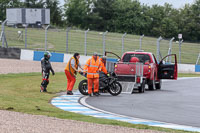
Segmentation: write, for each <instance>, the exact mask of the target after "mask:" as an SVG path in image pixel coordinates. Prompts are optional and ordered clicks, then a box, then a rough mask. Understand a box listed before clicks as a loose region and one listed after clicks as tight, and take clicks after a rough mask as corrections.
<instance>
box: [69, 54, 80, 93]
mask: <svg viewBox="0 0 200 133" xmlns="http://www.w3.org/2000/svg"><path fill="white" fill-rule="evenodd" d="M79 58H80V54H79V53H74V56H73V57H71V58H70V60H69V61H68V63H67V66H66V67H65V75H66V77H67V89H66V90H67V95H73V93H72V90H73V87H74V84H75V82H76V74H77V72H78V67H79V68H81V64H80V62H79ZM81 69H82V68H81ZM82 70H83V69H82Z"/></svg>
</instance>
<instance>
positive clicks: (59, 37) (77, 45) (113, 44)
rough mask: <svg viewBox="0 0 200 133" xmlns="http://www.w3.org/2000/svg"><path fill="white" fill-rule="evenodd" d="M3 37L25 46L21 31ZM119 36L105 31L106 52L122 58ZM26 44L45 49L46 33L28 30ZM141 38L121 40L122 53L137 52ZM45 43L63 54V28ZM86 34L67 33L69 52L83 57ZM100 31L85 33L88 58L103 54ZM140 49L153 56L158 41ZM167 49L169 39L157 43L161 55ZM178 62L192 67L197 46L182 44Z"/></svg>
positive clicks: (174, 50)
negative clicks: (93, 54) (20, 34)
mask: <svg viewBox="0 0 200 133" xmlns="http://www.w3.org/2000/svg"><path fill="white" fill-rule="evenodd" d="M19 30H20V31H23V36H22V37H20V38H18V33H17V32H18V31H19ZM5 31H6V37H7V41H8V45H9V46H13V47H20V48H24V44H25V39H24V37H25V35H24V33H25V31H24V29H23V28H18V29H15V28H10V27H6V29H5ZM122 35H123V34H120V33H111V32H108V34H107V35H106V50H107V51H112V52H114V53H117V54H118V55H120V56H121V55H122V46H121V43H122V39H121V38H122ZM27 37H28V39H27V43H28V45H27V46H28V48H29V49H35V50H44V47H45V46H44V44H45V31H44V30H42V29H32V28H28V34H27ZM139 38H140V36H136V35H131V34H128V35H126V37H125V39H124V51H123V52H125V51H133V50H137V49H139V44H140V41H139ZM47 40H48V41H47V44H48V48H47V49H48V50H49V51H56V52H61V53H64V52H66V30H65V29H58V30H57V29H49V30H48V34H47ZM84 41H85V33H84V31H81V30H70V32H69V41H68V45H69V46H68V52H69V53H74V52H79V53H81V54H84V49H85V46H84V45H85V43H84ZM102 43H103V42H102V32H96V31H89V32H88V34H87V54H88V55H91V54H92V53H93V52H94V51H96V52H98V53H102V52H103V45H102ZM142 49H143V50H145V51H147V52H153V53H154V54H155V55H156V49H157V38H153V37H144V39H143V41H142ZM168 49H169V39H168V40H162V41H161V44H160V50H161V54H162V56H165V55H167V53H168ZM181 50H182V52H181V62H182V63H190V64H195V63H196V60H197V56H198V54H199V52H200V44H199V43H189V42H183V44H182V48H181ZM172 53H174V54H177V57H178V54H179V45H178V43H175V41H174V42H173V45H172Z"/></svg>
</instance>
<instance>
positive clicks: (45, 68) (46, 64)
mask: <svg viewBox="0 0 200 133" xmlns="http://www.w3.org/2000/svg"><path fill="white" fill-rule="evenodd" d="M50 56H51V53H50V52H45V53H44V58H42V59H41V67H42V77H43V79H42V83H41V86H40V88H41V90H40V92H47V85H48V84H49V75H50V71H51V72H52V74H53V75H55V72H54V70H53V68H52V66H51V63H50V61H49V59H50Z"/></svg>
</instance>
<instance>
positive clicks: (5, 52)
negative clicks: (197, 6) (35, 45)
mask: <svg viewBox="0 0 200 133" xmlns="http://www.w3.org/2000/svg"><path fill="white" fill-rule="evenodd" d="M51 54H52V57H51V59H50V60H51V61H52V62H63V63H67V62H68V61H69V59H70V58H71V57H72V56H73V55H72V54H63V53H51ZM43 55H44V52H42V51H32V50H25V49H21V50H20V49H17V48H1V47H0V58H12V59H20V60H32V61H40V60H41V59H42V58H43ZM89 58H91V56H84V55H81V58H80V63H81V65H84V64H85V63H86V61H87V60H88V59H89ZM108 61H112V62H116V61H117V59H108ZM178 72H181V73H195V72H200V65H193V64H178Z"/></svg>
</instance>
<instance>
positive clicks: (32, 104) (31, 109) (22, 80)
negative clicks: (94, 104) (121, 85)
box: [0, 73, 200, 133]
mask: <svg viewBox="0 0 200 133" xmlns="http://www.w3.org/2000/svg"><path fill="white" fill-rule="evenodd" d="M179 76H200V75H196V74H195V75H194V74H179ZM82 79H83V77H82V76H80V75H78V76H77V82H76V84H75V88H77V87H78V83H79V82H80V80H82ZM0 83H1V84H0V89H1V91H0V109H2V110H10V111H16V112H23V113H28V114H34V115H45V116H51V117H57V118H61V119H71V120H78V121H84V122H92V123H98V124H108V125H118V126H124V127H131V128H137V129H151V130H159V131H165V132H174V133H182V132H186V131H178V130H172V129H166V128H158V127H150V126H146V125H135V124H130V123H126V122H120V121H115V120H107V119H106V120H105V119H99V118H94V117H90V116H84V115H80V114H76V113H71V112H66V111H63V110H60V109H58V108H56V107H54V106H52V105H51V104H50V103H49V102H48V101H49V100H50V99H51V98H53V97H55V96H57V93H58V92H61V91H65V88H66V83H67V82H66V77H65V74H64V73H56V75H55V76H52V75H51V77H50V84H49V86H48V93H40V92H39V90H40V87H39V86H40V83H41V74H39V73H28V74H7V75H0Z"/></svg>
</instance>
